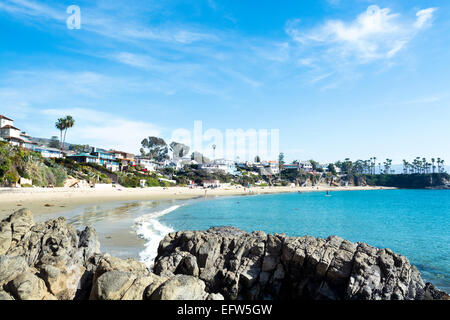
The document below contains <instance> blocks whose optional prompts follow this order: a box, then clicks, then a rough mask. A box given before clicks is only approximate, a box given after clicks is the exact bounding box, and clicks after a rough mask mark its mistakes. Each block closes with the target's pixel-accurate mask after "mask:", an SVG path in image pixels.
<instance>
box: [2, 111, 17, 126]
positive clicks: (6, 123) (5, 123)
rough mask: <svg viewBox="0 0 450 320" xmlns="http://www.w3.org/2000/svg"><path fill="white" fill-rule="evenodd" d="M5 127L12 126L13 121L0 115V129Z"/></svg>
mask: <svg viewBox="0 0 450 320" xmlns="http://www.w3.org/2000/svg"><path fill="white" fill-rule="evenodd" d="M5 126H14V120H13V119H10V118H7V117H5V116H3V115H1V114H0V128H3V127H5Z"/></svg>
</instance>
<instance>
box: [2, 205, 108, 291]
mask: <svg viewBox="0 0 450 320" xmlns="http://www.w3.org/2000/svg"><path fill="white" fill-rule="evenodd" d="M0 226H1V230H0V239H6V240H8V239H9V233H10V234H11V241H10V242H8V243H9V245H3V243H2V245H1V246H0V248H2V249H1V250H2V251H5V253H6V255H4V256H1V257H0V266H1V268H0V284H2V283H5V282H9V281H11V280H14V279H15V278H16V277H17V276H18V275H19V274H20V273H23V272H25V271H27V270H28V269H29V270H30V271H32V274H35V275H34V277H38V279H39V280H43V281H44V284H45V286H46V287H48V290H49V291H50V293H49V295H48V296H47V297H46V298H54V297H56V298H58V299H74V298H75V297H76V296H77V294H78V295H79V296H82V294H80V292H85V291H88V292H90V291H91V281H87V280H86V279H89V274H87V273H89V272H91V273H92V269H95V268H94V267H93V264H92V259H93V256H94V255H96V254H98V253H99V252H100V250H99V246H100V244H99V242H98V240H97V235H96V233H95V230H93V229H92V228H89V227H86V228H85V229H84V230H83V231H81V232H78V233H77V231H76V230H75V228H74V227H73V226H72V225H68V224H67V223H66V221H65V219H64V218H58V219H54V220H49V221H47V222H42V223H37V224H33V218H32V214H31V211H29V210H26V209H22V210H19V211H16V212H14V213H13V214H11V215H10V216H9V217H8V218H6V219H4V220H3V221H1V222H0ZM8 228H9V229H8ZM27 277H28V278H27V279H28V280H30V279H34V280H35V278H34V277H31V276H27ZM91 278H92V277H91ZM28 280H27V282H26V283H30V282H29V281H28ZM33 283H34V284H38V287H37V288H39V286H40V284H41V282H40V281H38V282H33ZM16 284H17V283H16ZM16 287H17V285H16ZM22 296H24V297H25V296H26V295H21V297H22ZM32 297H33V298H36V297H37V296H36V295H32Z"/></svg>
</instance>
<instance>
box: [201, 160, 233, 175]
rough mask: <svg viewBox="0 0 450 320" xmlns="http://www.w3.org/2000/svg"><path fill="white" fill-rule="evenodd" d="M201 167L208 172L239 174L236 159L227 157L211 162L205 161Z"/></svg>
mask: <svg viewBox="0 0 450 320" xmlns="http://www.w3.org/2000/svg"><path fill="white" fill-rule="evenodd" d="M200 168H201V169H202V170H204V171H206V172H219V171H222V172H224V173H226V174H232V175H236V174H238V170H237V168H236V165H235V163H234V161H232V160H226V159H217V160H214V161H213V162H210V163H203V164H201V165H200Z"/></svg>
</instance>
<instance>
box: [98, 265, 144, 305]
mask: <svg viewBox="0 0 450 320" xmlns="http://www.w3.org/2000/svg"><path fill="white" fill-rule="evenodd" d="M134 280H136V275H134V274H132V273H128V272H122V271H119V270H112V271H107V272H105V273H103V274H102V275H101V276H99V277H98V279H96V281H95V282H94V286H93V287H92V293H91V299H94V300H121V299H122V297H123V295H124V294H125V292H126V291H127V290H128V289H129V288H130V287H131V285H132V284H133V282H134Z"/></svg>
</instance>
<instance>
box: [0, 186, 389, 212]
mask: <svg viewBox="0 0 450 320" xmlns="http://www.w3.org/2000/svg"><path fill="white" fill-rule="evenodd" d="M380 189H393V188H385V187H353V186H349V187H330V186H323V185H322V186H316V187H252V188H250V189H248V188H243V187H235V186H231V187H222V188H216V189H206V192H205V189H203V188H193V189H191V188H187V187H169V188H162V187H154V188H142V189H127V188H108V189H94V188H90V189H73V188H52V189H51V188H23V189H19V188H2V189H0V218H2V217H4V216H6V215H8V214H10V213H11V212H12V211H14V210H17V209H21V208H28V209H30V210H32V211H33V213H34V214H40V213H54V212H58V211H67V210H70V209H74V208H76V207H78V206H81V205H89V204H100V203H107V202H114V201H130V200H170V199H174V200H183V199H192V198H197V197H205V196H206V197H216V196H236V195H252V194H253V195H254V194H269V193H288V192H299V191H300V192H320V191H321V192H325V191H327V190H328V191H330V192H333V191H351V190H380Z"/></svg>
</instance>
